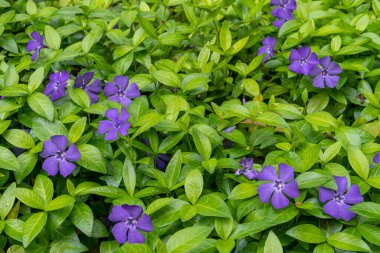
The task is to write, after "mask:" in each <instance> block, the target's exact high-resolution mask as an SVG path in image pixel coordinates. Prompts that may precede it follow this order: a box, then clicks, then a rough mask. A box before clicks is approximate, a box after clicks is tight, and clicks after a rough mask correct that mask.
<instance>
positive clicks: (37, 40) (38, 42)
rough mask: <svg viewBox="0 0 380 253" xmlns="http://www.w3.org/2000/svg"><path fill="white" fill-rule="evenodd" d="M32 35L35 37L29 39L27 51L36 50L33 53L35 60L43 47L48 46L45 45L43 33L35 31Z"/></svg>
mask: <svg viewBox="0 0 380 253" xmlns="http://www.w3.org/2000/svg"><path fill="white" fill-rule="evenodd" d="M31 36H32V38H33V39H31V40H29V41H28V44H27V45H26V51H28V52H32V51H34V53H33V55H32V58H31V59H32V61H34V60H35V59H36V58H37V56H38V54H39V53H40V51H41V49H42V48H44V47H46V46H45V45H44V37H42V35H41V34H39V33H38V32H37V31H33V32H32V33H31Z"/></svg>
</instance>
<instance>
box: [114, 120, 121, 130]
mask: <svg viewBox="0 0 380 253" xmlns="http://www.w3.org/2000/svg"><path fill="white" fill-rule="evenodd" d="M114 126H115V128H116V129H119V128H120V127H121V124H120V122H119V121H118V122H115V124H114Z"/></svg>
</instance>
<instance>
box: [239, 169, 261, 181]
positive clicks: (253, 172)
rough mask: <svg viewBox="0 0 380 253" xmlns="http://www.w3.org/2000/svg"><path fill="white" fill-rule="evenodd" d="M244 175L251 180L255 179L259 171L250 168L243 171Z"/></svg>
mask: <svg viewBox="0 0 380 253" xmlns="http://www.w3.org/2000/svg"><path fill="white" fill-rule="evenodd" d="M243 174H244V176H245V177H246V178H247V179H249V180H253V179H255V178H257V174H258V173H257V171H256V170H255V169H248V170H245V171H244V172H243Z"/></svg>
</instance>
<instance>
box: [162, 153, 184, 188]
mask: <svg viewBox="0 0 380 253" xmlns="http://www.w3.org/2000/svg"><path fill="white" fill-rule="evenodd" d="M181 167H182V155H181V150H180V149H178V150H177V152H175V154H174V155H173V157H172V159H171V160H170V162H169V163H168V165H167V166H166V171H165V176H166V184H167V186H168V188H169V189H172V188H173V186H174V185H175V184H176V183H177V181H178V178H179V175H180V173H181Z"/></svg>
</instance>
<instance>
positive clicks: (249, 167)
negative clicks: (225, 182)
mask: <svg viewBox="0 0 380 253" xmlns="http://www.w3.org/2000/svg"><path fill="white" fill-rule="evenodd" d="M239 165H240V166H241V167H242V169H238V170H237V171H236V172H235V175H241V174H243V175H244V176H245V177H246V178H247V179H249V180H253V179H255V178H257V175H258V173H257V171H256V170H255V169H254V168H253V159H252V158H242V159H241V160H240V161H239Z"/></svg>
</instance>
